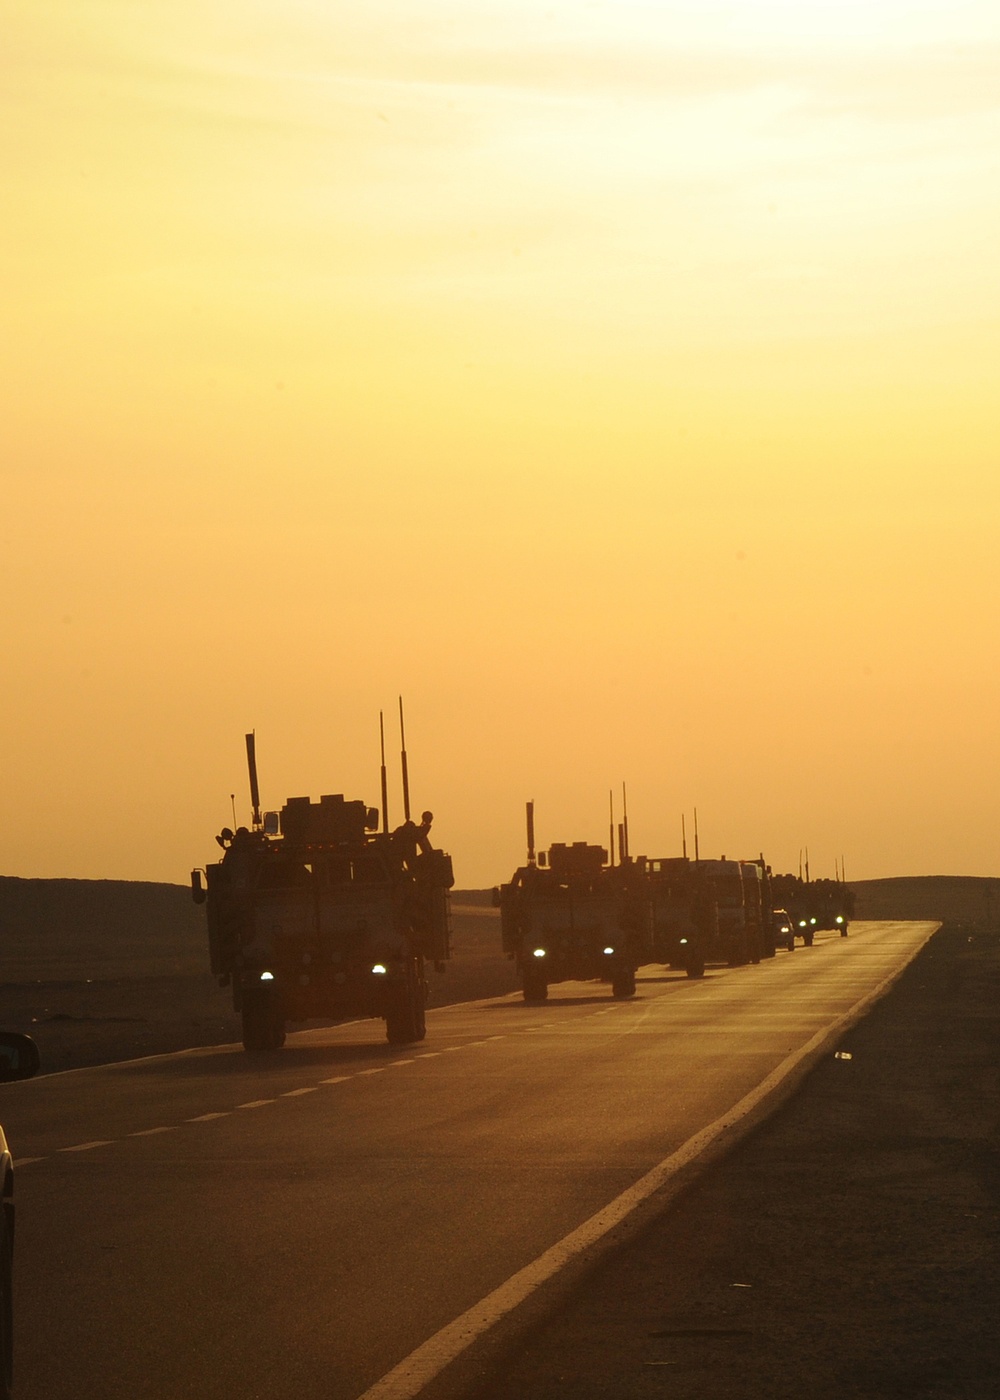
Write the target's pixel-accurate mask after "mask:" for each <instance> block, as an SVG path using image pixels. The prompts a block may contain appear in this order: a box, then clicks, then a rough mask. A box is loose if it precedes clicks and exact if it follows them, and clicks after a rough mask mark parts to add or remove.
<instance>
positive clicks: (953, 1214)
mask: <svg viewBox="0 0 1000 1400" xmlns="http://www.w3.org/2000/svg"><path fill="white" fill-rule="evenodd" d="M837 1050H838V1051H839V1052H840V1054H841V1055H842V1056H844V1055H849V1056H850V1058H836V1057H835V1055H834V1053H833V1051H831V1053H830V1054H829V1055H828V1056H827V1057H826V1058H825V1060H824V1061H823V1062H822V1063H821V1064H820V1065H819V1066H818V1068H817V1069H816V1070H815V1072H814V1073H813V1074H812V1075H811V1076H810V1077H809V1078H808V1080H807V1081H806V1082H805V1084H804V1085H803V1087H802V1089H801V1090H800V1092H799V1093H798V1094H797V1095H796V1096H795V1097H794V1098H793V1099H792V1100H791V1101H790V1102H789V1103H788V1104H787V1105H786V1106H785V1107H784V1108H782V1109H781V1110H780V1111H779V1112H778V1113H777V1114H776V1115H775V1116H774V1117H773V1118H771V1119H770V1120H769V1121H768V1122H767V1123H766V1124H764V1125H763V1126H762V1127H761V1128H760V1129H759V1130H758V1131H757V1132H755V1133H754V1134H753V1135H752V1136H751V1137H749V1138H748V1139H746V1140H745V1141H744V1142H743V1143H741V1144H740V1145H738V1146H737V1147H736V1148H735V1150H734V1151H733V1152H732V1153H731V1154H730V1155H728V1156H727V1157H726V1158H725V1159H724V1160H723V1161H721V1162H718V1163H716V1164H715V1165H714V1166H713V1167H711V1168H710V1169H709V1170H708V1171H707V1172H706V1173H705V1175H704V1176H702V1177H701V1178H700V1179H699V1180H698V1181H697V1182H696V1183H695V1184H694V1185H693V1186H691V1187H690V1188H689V1189H688V1190H687V1191H686V1192H685V1193H684V1194H683V1195H682V1196H681V1197H679V1198H678V1199H677V1200H675V1201H674V1202H673V1204H672V1205H671V1207H670V1208H669V1209H668V1210H667V1211H666V1212H665V1213H664V1214H663V1215H662V1216H660V1217H659V1218H658V1219H656V1220H654V1221H653V1222H652V1224H651V1225H650V1227H649V1229H648V1230H647V1231H646V1232H645V1233H644V1234H643V1235H642V1236H641V1238H639V1239H638V1240H636V1241H635V1242H634V1243H633V1244H631V1245H630V1246H628V1247H627V1248H625V1249H624V1250H622V1251H621V1252H620V1253H618V1254H615V1255H613V1256H611V1257H610V1258H608V1259H606V1260H605V1261H604V1263H603V1264H601V1265H600V1266H598V1268H597V1269H596V1270H595V1271H594V1272H593V1273H592V1274H591V1275H589V1276H588V1277H587V1278H586V1279H585V1280H584V1281H583V1282H581V1283H580V1284H579V1286H578V1287H577V1289H576V1290H575V1292H574V1294H573V1295H572V1296H571V1297H570V1298H569V1299H568V1300H567V1302H566V1304H565V1305H564V1306H563V1307H562V1308H561V1309H560V1311H559V1313H558V1315H557V1316H555V1317H554V1318H552V1319H551V1320H550V1321H549V1322H548V1323H546V1324H544V1325H542V1326H541V1327H539V1328H538V1329H537V1330H536V1331H535V1332H534V1333H533V1334H531V1335H530V1336H529V1337H528V1338H527V1339H523V1338H522V1340H521V1343H520V1344H519V1346H518V1349H517V1352H516V1355H513V1356H507V1357H505V1358H503V1359H501V1360H500V1361H496V1360H494V1361H493V1362H492V1363H491V1375H490V1376H483V1377H482V1378H481V1383H480V1384H479V1386H478V1388H477V1389H475V1390H474V1392H473V1393H474V1395H475V1400H513V1397H518V1400H549V1397H555V1396H566V1395H572V1396H573V1397H574V1400H622V1397H636V1400H644V1397H646V1396H657V1397H673V1396H676V1397H678V1400H680V1397H683V1400H736V1398H737V1397H739V1400H747V1397H760V1398H761V1400H764V1398H765V1397H766V1400H782V1397H786V1396H787V1397H789V1398H790V1397H792V1396H794V1397H796V1400H798V1397H801V1396H802V1395H804V1394H807V1395H809V1396H810V1400H826V1397H829V1400H834V1397H836V1400H842V1398H843V1397H845V1396H864V1397H879V1400H890V1398H892V1400H894V1397H897V1396H899V1397H903V1396H905V1397H907V1400H913V1398H914V1397H925V1396H926V1397H947V1398H948V1400H950V1397H955V1400H958V1397H962V1400H970V1397H972V1400H975V1398H976V1397H979V1396H983V1397H985V1396H987V1395H990V1396H992V1395H993V1394H994V1393H995V1391H994V1387H995V1383H996V1376H997V1374H998V1373H1000V1338H998V1336H997V1329H996V1325H995V1320H996V1316H997V1311H998V1304H1000V1270H998V1268H997V1264H998V1236H1000V1232H998V1222H1000V1127H998V1123H997V1115H996V1111H995V1107H994V1105H995V1104H996V1103H997V1102H998V1096H997V1090H998V1088H1000V936H997V935H991V934H973V933H969V932H965V931H964V930H963V929H961V928H959V927H946V928H944V929H942V930H940V931H939V932H938V933H937V934H935V935H934V937H933V938H932V939H931V941H930V942H929V943H928V945H927V947H926V948H925V949H924V950H923V951H922V953H921V954H920V955H919V956H918V957H917V958H916V959H915V961H914V962H913V963H912V964H911V966H910V967H909V968H908V969H907V970H906V972H905V973H904V974H903V976H902V977H901V978H900V980H899V982H898V983H897V984H896V987H895V988H894V989H893V991H892V992H891V993H890V995H889V996H888V997H886V998H885V999H884V1000H883V1001H882V1002H881V1003H880V1004H879V1005H878V1006H877V1007H876V1008H875V1010H874V1012H873V1013H872V1015H870V1016H869V1017H868V1018H866V1019H865V1020H864V1021H862V1022H861V1023H860V1024H858V1025H857V1026H856V1027H854V1028H853V1029H852V1030H850V1031H848V1032H846V1033H845V1035H844V1037H843V1040H842V1042H841V1043H840V1044H839V1045H838V1047H837Z"/></svg>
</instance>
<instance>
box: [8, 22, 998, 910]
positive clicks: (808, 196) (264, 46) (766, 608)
mask: <svg viewBox="0 0 1000 1400" xmlns="http://www.w3.org/2000/svg"><path fill="white" fill-rule="evenodd" d="M0 79H2V82H0V117H2V125H3V130H4V131H5V133H6V135H7V142H6V152H5V160H4V163H3V171H2V175H0V179H2V181H3V211H4V212H3V217H2V219H0V266H2V267H3V269H4V273H3V275H4V288H3V306H4V323H5V334H4V336H3V338H2V349H0V354H2V356H3V365H2V375H0V410H2V413H0V422H2V452H3V464H2V484H3V496H2V506H3V509H2V516H0V520H2V538H0V567H2V570H3V597H4V600H5V606H4V608H3V624H2V625H3V651H2V655H3V658H4V684H3V687H2V690H0V719H2V724H0V736H2V743H3V750H4V754H5V761H4V764H3V789H4V801H5V805H6V811H7V819H6V823H5V828H6V829H5V838H6V840H5V846H6V854H5V857H4V861H3V864H2V867H0V873H4V874H12V875H23V876H83V877H109V878H111V877H114V878H128V879H155V880H168V881H174V882H181V881H184V880H185V879H186V874H187V871H188V870H189V869H190V867H191V866H192V865H195V864H201V863H203V862H204V860H205V859H206V858H210V857H211V854H212V851H213V850H214V849H215V847H214V844H213V843H212V840H211V838H212V835H213V834H214V832H215V831H216V830H218V829H219V827H220V826H222V825H223V824H225V823H228V822H229V821H230V820H231V817H230V805H229V794H230V793H231V792H234V791H235V792H236V794H237V799H238V803H239V807H240V813H241V816H242V817H244V818H245V816H246V809H247V796H246V792H247V788H246V779H245V775H244V769H243V734H244V732H245V731H246V730H247V729H249V728H254V727H255V728H256V730H257V736H258V746H259V753H260V768H261V782H262V789H263V794H262V795H263V797H264V801H265V804H266V805H280V802H281V801H282V799H283V798H284V797H285V796H288V795H294V794H300V793H310V794H311V795H313V796H314V797H315V796H318V795H319V794H320V793H321V792H328V791H345V792H346V793H347V795H348V796H359V797H364V798H365V799H366V800H367V801H369V802H375V801H376V800H377V791H378V750H377V734H378V719H377V716H378V711H379V709H380V708H384V709H385V710H386V711H387V712H392V711H394V709H395V703H396V696H397V694H398V693H399V692H400V691H402V692H403V694H404V696H405V698H406V703H407V741H408V748H409V757H410V768H411V776H412V787H413V794H414V802H415V804H416V805H417V806H418V807H422V806H424V805H428V806H431V807H432V808H433V809H434V810H435V812H436V816H437V820H436V823H435V837H436V839H437V840H438V841H439V842H440V843H441V844H442V845H444V846H445V847H446V848H448V849H449V850H451V852H452V854H453V856H454V858H455V865H456V873H457V877H458V883H459V885H462V886H477V885H484V884H491V883H493V882H494V881H496V880H499V879H501V878H505V877H506V876H507V875H508V874H509V873H510V870H511V869H512V868H513V866H514V865H515V864H516V863H517V862H518V861H519V860H520V859H521V855H522V825H523V803H524V800H525V799H526V798H528V797H533V798H535V800H536V803H537V821H538V836H539V840H540V841H541V842H542V843H544V844H548V843H549V842H551V841H553V840H578V839H587V840H603V839H604V838H605V835H606V822H607V792H608V789H609V788H610V787H612V786H614V787H615V788H617V787H618V785H619V784H620V783H621V781H622V780H625V781H627V783H628V785H629V804H630V825H631V830H632V845H633V850H635V851H644V852H647V853H649V854H667V853H671V852H673V851H675V850H677V849H678V847H679V824H680V818H679V814H680V812H681V811H682V810H686V811H688V812H690V810H691V808H692V807H693V806H695V805H697V807H698V808H699V814H700V822H701V832H702V851H703V853H705V854H716V855H718V854H720V853H721V852H723V851H725V852H726V853H727V854H749V853H753V852H757V851H758V850H763V851H764V852H765V854H766V855H767V856H768V857H769V859H771V861H772V862H773V863H774V864H775V865H776V866H777V867H779V868H796V866H797V860H798V852H799V849H800V847H802V846H803V845H808V846H809V847H810V851H811V854H812V867H813V873H814V874H831V875H832V873H833V862H834V858H835V856H838V855H840V854H842V853H843V854H844V855H845V856H846V860H847V873H848V876H849V877H850V876H853V877H855V878H863V877H866V876H877V875H892V874H907V873H938V872H954V873H969V874H984V875H985V874H995V873H996V872H997V863H998V862H997V855H998V852H997V831H998V822H1000V791H998V783H997V774H998V771H1000V723H998V719H997V713H998V705H997V690H998V681H1000V674H998V671H1000V667H998V642H997V626H996V623H997V602H998V594H1000V589H998V574H1000V567H998V558H1000V540H998V538H997V536H998V531H997V517H998V510H997V508H998V505H1000V473H998V465H1000V462H998V456H1000V454H998V446H1000V432H998V392H997V380H998V369H1000V354H998V350H1000V259H998V257H997V246H998V241H1000V178H998V175H1000V169H998V167H1000V8H998V7H997V6H996V4H995V3H992V2H991V3H988V4H987V3H978V4H973V3H962V0H953V3H951V4H949V5H947V6H945V5H942V4H940V3H934V4H929V3H928V4H920V3H915V0H906V3H902V0H900V2H899V3H896V0H864V3H861V2H860V0H828V2H827V3H819V0H795V3H791V2H790V3H772V2H770V0H742V3H736V0H726V3H719V2H716V0H676V3H658V2H656V0H646V3H640V0H621V2H619V0H615V3H607V2H605V3H586V0H574V3H568V0H560V2H559V3H545V0H532V2H531V3H529V0H495V3H494V0H490V3H477V0H409V3H407V2H406V0H366V2H365V3H364V4H346V3H344V4H341V3H335V0H142V3H141V4H137V3H135V0H87V3H85V4H81V3H79V0H30V3H29V0H15V3H14V4H13V6H11V7H8V14H7V18H6V20H5V25H4V38H3V46H2V50H0ZM393 732H394V731H393V730H392V729H391V728H390V734H392V733H393ZM393 743H395V740H394V739H393ZM395 801H396V812H395V813H394V815H397V816H398V808H399V804H398V799H395Z"/></svg>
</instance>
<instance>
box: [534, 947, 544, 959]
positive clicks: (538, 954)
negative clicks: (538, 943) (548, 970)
mask: <svg viewBox="0 0 1000 1400" xmlns="http://www.w3.org/2000/svg"><path fill="white" fill-rule="evenodd" d="M534 956H535V957H536V958H544V957H545V949H544V948H536V949H535V952H534Z"/></svg>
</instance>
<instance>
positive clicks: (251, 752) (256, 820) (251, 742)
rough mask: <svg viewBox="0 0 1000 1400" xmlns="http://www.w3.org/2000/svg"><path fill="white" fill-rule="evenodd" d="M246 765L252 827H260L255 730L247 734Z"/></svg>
mask: <svg viewBox="0 0 1000 1400" xmlns="http://www.w3.org/2000/svg"><path fill="white" fill-rule="evenodd" d="M247 767H248V768H249V769H250V802H251V804H252V806H253V829H254V831H257V830H259V828H260V790H259V789H258V787H257V731H256V729H253V730H251V731H250V733H249V734H248V735H247Z"/></svg>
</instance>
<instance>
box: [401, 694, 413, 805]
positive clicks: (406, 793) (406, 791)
mask: <svg viewBox="0 0 1000 1400" xmlns="http://www.w3.org/2000/svg"><path fill="white" fill-rule="evenodd" d="M399 747H400V750H401V753H402V762H403V820H404V821H407V822H408V821H409V820H410V778H409V774H408V773H407V770H406V735H405V734H404V733H403V697H402V696H400V697H399Z"/></svg>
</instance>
